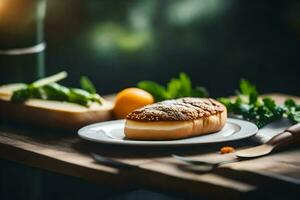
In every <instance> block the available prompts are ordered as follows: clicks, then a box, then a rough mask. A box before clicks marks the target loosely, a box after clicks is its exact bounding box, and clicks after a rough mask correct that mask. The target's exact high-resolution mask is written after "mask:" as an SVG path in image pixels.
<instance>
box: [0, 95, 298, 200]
mask: <svg viewBox="0 0 300 200" xmlns="http://www.w3.org/2000/svg"><path fill="white" fill-rule="evenodd" d="M272 97H274V98H275V99H276V100H278V101H282V99H283V98H285V97H286V96H284V95H272ZM296 100H297V101H298V102H300V98H297V99H296ZM223 145H224V144H215V145H203V146H192V147H184V148H182V147H177V148H175V147H172V148H170V147H168V148H163V147H122V146H115V145H102V144H96V143H92V142H87V141H83V140H82V139H80V138H78V137H77V133H76V132H57V131H51V130H44V129H33V128H32V127H26V126H24V125H19V124H18V125H15V124H8V123H0V157H1V158H3V159H7V160H12V161H16V162H19V163H22V164H25V165H29V166H33V167H37V168H41V169H45V170H49V171H54V172H57V173H61V174H65V175H69V176H76V177H80V178H82V179H86V180H92V181H95V182H99V183H106V184H110V185H112V186H114V187H122V188H126V187H128V188H133V187H148V188H151V189H155V190H160V191H167V192H172V193H173V192H177V193H180V194H185V195H201V196H205V197H223V198H225V197H227V198H231V199H237V198H241V197H243V196H244V195H249V194H253V192H258V191H262V190H264V191H270V192H272V188H273V190H274V188H276V187H281V188H283V189H282V191H284V186H286V188H289V190H290V191H292V192H293V191H296V190H297V189H296V186H294V185H297V181H298V180H299V179H300V163H299V153H300V149H299V147H293V148H291V149H289V150H288V151H282V152H279V153H277V154H273V155H270V156H266V157H262V158H258V159H254V160H251V161H244V162H240V163H232V164H228V165H225V166H224V167H222V168H219V169H216V170H214V171H212V172H209V173H195V172H194V171H189V170H185V169H184V168H183V167H182V164H181V163H179V162H178V161H176V160H174V159H172V158H171V157H170V155H171V154H172V153H177V154H180V155H187V156H191V157H195V158H197V157H201V159H203V158H205V157H206V158H207V159H210V158H212V157H213V158H214V159H219V158H220V159H221V158H222V159H223V157H222V156H221V155H219V154H218V153H217V152H218V149H219V148H220V147H221V146H223ZM226 145H234V146H235V147H239V146H245V145H253V143H251V142H249V141H247V140H243V141H238V142H233V143H226ZM91 152H96V153H99V154H101V155H104V156H108V157H111V158H113V159H116V160H119V161H121V162H125V163H128V164H131V165H134V166H136V168H134V169H117V168H115V167H110V166H106V165H104V164H103V165H102V164H97V163H95V162H94V160H93V159H92V158H91V156H90V153H91ZM220 156H221V157H220ZM266 163H267V164H266ZM273 175H277V176H282V177H284V178H287V179H288V178H290V179H292V180H293V181H294V183H291V182H289V180H284V178H283V179H281V180H280V179H277V178H274V177H272V176H273ZM254 177H255V178H254ZM263 183H267V184H263ZM293 189H294V190H293ZM273 192H274V191H273Z"/></svg>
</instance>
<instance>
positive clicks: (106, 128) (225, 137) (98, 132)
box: [78, 118, 258, 146]
mask: <svg viewBox="0 0 300 200" xmlns="http://www.w3.org/2000/svg"><path fill="white" fill-rule="evenodd" d="M124 125H125V120H115V121H108V122H101V123H96V124H92V125H88V126H85V127H83V128H81V129H80V130H79V131H78V135H79V136H80V137H81V138H83V139H86V140H90V141H94V142H100V143H106V144H119V145H140V146H146V145H148V146H149V145H150V146H153V145H163V146H167V145H169V146H170V145H171V146H181V145H195V144H208V143H217V142H227V141H233V140H240V139H243V138H247V137H250V136H252V135H254V134H255V133H256V132H257V131H258V129H257V126H256V125H255V124H253V123H250V122H247V121H243V120H239V119H231V118H229V119H228V120H227V123H226V125H225V127H224V128H223V129H222V130H221V131H218V132H216V133H212V134H208V135H202V136H196V137H191V138H185V139H178V140H168V141H145V140H129V139H126V138H125V134H124Z"/></svg>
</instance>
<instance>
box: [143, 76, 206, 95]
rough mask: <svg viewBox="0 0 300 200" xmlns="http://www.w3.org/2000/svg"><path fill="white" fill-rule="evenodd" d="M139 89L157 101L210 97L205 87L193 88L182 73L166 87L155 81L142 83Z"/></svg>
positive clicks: (188, 79)
mask: <svg viewBox="0 0 300 200" xmlns="http://www.w3.org/2000/svg"><path fill="white" fill-rule="evenodd" d="M137 87H138V88H141V89H143V90H145V91H147V92H149V93H150V94H152V96H153V97H154V98H155V101H163V100H167V99H176V98H181V97H208V92H207V90H206V89H205V88H204V87H195V88H193V87H192V82H191V80H190V78H189V77H188V75H186V74H185V73H180V74H179V77H178V78H172V79H171V80H170V81H169V82H168V83H167V86H166V87H165V86H163V85H160V84H158V83H156V82H153V81H140V82H139V83H138V84H137Z"/></svg>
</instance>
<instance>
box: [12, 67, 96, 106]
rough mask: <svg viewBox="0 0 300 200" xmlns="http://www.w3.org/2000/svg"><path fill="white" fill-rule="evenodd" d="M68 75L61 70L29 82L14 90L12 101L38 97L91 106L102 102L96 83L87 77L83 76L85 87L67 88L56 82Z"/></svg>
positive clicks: (83, 85) (82, 82) (82, 84)
mask: <svg viewBox="0 0 300 200" xmlns="http://www.w3.org/2000/svg"><path fill="white" fill-rule="evenodd" d="M66 77H67V73H66V72H60V73H58V74H55V75H53V76H49V77H46V78H43V79H40V80H38V81H35V82H33V83H31V84H27V85H26V86H25V87H24V88H21V89H19V90H16V91H14V93H13V95H12V98H11V101H12V102H16V103H22V102H24V101H26V100H28V99H30V98H36V99H45V100H55V101H65V102H71V103H76V104H80V105H83V106H89V105H90V104H91V103H93V102H97V103H99V104H101V102H102V98H101V97H100V96H99V95H98V94H97V93H96V90H95V87H94V85H93V84H92V82H91V81H90V80H89V79H88V78H87V77H83V78H81V81H80V83H81V87H82V88H83V89H77V88H67V87H65V86H62V85H60V84H58V83H56V82H57V81H60V80H62V79H64V78H66Z"/></svg>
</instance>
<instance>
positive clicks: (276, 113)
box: [218, 79, 300, 128]
mask: <svg viewBox="0 0 300 200" xmlns="http://www.w3.org/2000/svg"><path fill="white" fill-rule="evenodd" d="M218 100H219V101H220V102H221V103H223V104H224V105H225V106H226V107H227V109H228V112H229V113H232V114H235V115H241V116H242V117H243V119H245V120H248V121H252V122H254V123H255V124H256V125H257V126H258V128H262V127H263V126H265V125H267V124H269V123H271V122H273V121H276V120H279V119H281V118H282V117H287V118H289V119H290V121H291V122H292V123H300V105H299V104H296V103H295V101H294V100H293V99H287V100H286V101H285V103H284V105H277V104H276V103H275V101H274V100H273V99H271V98H270V97H264V98H262V99H261V98H259V93H258V92H257V90H256V87H255V86H254V85H252V84H251V83H250V82H249V81H247V80H245V79H242V80H241V81H240V89H239V90H238V91H237V97H236V98H235V99H231V98H225V97H222V98H219V99H218Z"/></svg>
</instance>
